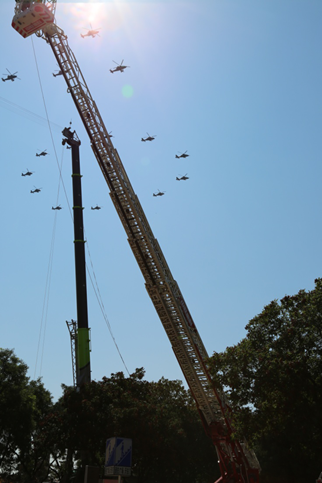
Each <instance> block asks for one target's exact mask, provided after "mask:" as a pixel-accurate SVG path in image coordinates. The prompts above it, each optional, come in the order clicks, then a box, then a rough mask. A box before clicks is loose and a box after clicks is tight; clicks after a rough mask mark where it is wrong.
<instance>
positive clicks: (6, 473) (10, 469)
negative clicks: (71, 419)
mask: <svg viewBox="0 0 322 483" xmlns="http://www.w3.org/2000/svg"><path fill="white" fill-rule="evenodd" d="M27 370H28V367H27V366H26V364H24V362H23V361H21V360H20V359H18V358H17V357H16V355H15V354H14V352H13V351H12V350H9V349H0V478H1V480H3V481H6V479H8V480H9V481H13V480H14V481H17V482H19V481H23V482H24V483H28V482H29V481H35V478H36V477H37V478H38V479H39V481H43V479H44V478H45V477H46V476H47V473H48V461H49V450H48V448H46V447H45V446H43V445H41V444H39V441H38V440H39V437H40V435H41V428H40V424H41V421H42V419H43V418H44V417H45V415H46V414H47V413H48V412H49V410H50V408H51V405H52V403H51V395H50V393H49V392H48V391H47V390H46V389H45V388H44V386H43V384H42V382H41V381H40V379H38V380H37V381H30V380H29V378H28V377H27ZM42 476H43V478H42Z"/></svg>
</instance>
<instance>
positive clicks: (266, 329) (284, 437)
mask: <svg viewBox="0 0 322 483" xmlns="http://www.w3.org/2000/svg"><path fill="white" fill-rule="evenodd" d="M246 329H247V335H246V337H245V338H244V339H243V340H242V341H241V342H240V343H239V344H237V345H235V346H233V347H228V348H227V349H226V351H225V352H222V353H219V354H214V355H213V356H212V358H211V361H210V362H211V372H212V376H213V378H214V380H215V381H216V384H217V385H218V386H220V387H221V388H224V389H225V390H226V391H227V392H228V395H229V399H230V401H231V405H232V408H233V412H234V414H235V424H236V432H237V434H244V435H245V436H246V438H247V439H248V440H249V441H250V442H251V443H252V444H253V445H255V451H256V453H257V456H258V459H259V461H260V463H261V466H262V470H263V471H262V481H269V482H270V483H271V482H272V483H273V482H274V483H275V482H283V483H307V482H308V481H315V479H316V478H317V476H318V475H319V473H320V471H321V469H322V456H321V454H322V453H321V449H322V411H321V407H322V405H321V404H322V279H317V280H316V281H315V289H314V290H312V291H309V292H306V291H304V290H300V292H299V293H298V294H297V295H294V296H286V297H284V298H283V299H282V300H281V301H280V302H278V301H277V300H274V301H273V302H271V303H270V304H269V305H267V306H266V307H265V308H264V310H263V311H262V313H261V314H259V315H257V316H256V317H254V318H253V319H252V320H251V321H250V322H249V323H248V325H247V326H246Z"/></svg>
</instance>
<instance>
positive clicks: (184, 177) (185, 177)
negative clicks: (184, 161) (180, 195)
mask: <svg viewBox="0 0 322 483" xmlns="http://www.w3.org/2000/svg"><path fill="white" fill-rule="evenodd" d="M186 179H189V177H188V176H187V173H186V174H185V175H184V176H181V177H180V178H178V176H177V177H176V180H177V181H186Z"/></svg>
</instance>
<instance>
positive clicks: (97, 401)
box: [56, 369, 218, 483]
mask: <svg viewBox="0 0 322 483" xmlns="http://www.w3.org/2000/svg"><path fill="white" fill-rule="evenodd" d="M143 377H144V370H143V369H137V370H136V372H135V373H134V374H132V375H131V376H130V377H128V378H126V377H125V376H124V374H123V373H122V372H119V373H117V374H112V375H111V377H110V378H103V380H102V381H99V382H95V381H94V382H92V383H91V384H88V385H85V386H84V387H82V388H81V389H80V391H76V390H75V389H74V388H67V387H65V389H64V396H63V397H62V398H61V400H60V401H59V403H58V405H57V411H58V414H60V417H59V419H60V422H59V426H57V429H58V433H59V437H57V439H56V441H58V442H59V445H60V451H61V455H62V454H63V452H64V450H65V449H66V448H68V449H69V453H70V452H72V453H73V454H75V455H76V458H77V459H78V461H79V467H78V469H77V471H76V474H75V475H74V476H75V481H83V473H84V465H85V464H88V465H93V466H103V465H104V456H105V454H104V453H105V444H106V440H107V439H108V438H110V437H113V436H118V437H126V438H131V439H132V440H133V468H132V473H133V477H134V480H135V481H139V482H140V483H145V482H149V483H159V482H164V481H169V482H172V481H173V482H181V481H182V482H183V481H185V482H186V483H189V482H191V483H192V482H194V483H195V482H198V481H203V482H207V481H209V482H212V481H213V480H214V479H215V477H216V475H217V471H218V470H217V461H216V456H215V451H214V449H213V447H212V443H211V442H210V440H208V438H207V437H206V435H205V434H204V431H203V428H202V425H201V423H200V421H199V416H198V413H197V411H196V409H195V405H194V402H193V401H192V399H191V397H190V395H189V393H188V392H187V391H185V389H184V388H183V386H182V384H181V382H179V381H169V380H166V379H164V378H162V379H161V380H160V381H158V382H148V381H145V380H144V379H143ZM57 422H58V419H57ZM65 469H66V467H65ZM68 471H70V468H69V470H68Z"/></svg>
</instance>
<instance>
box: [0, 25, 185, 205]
mask: <svg viewBox="0 0 322 483" xmlns="http://www.w3.org/2000/svg"><path fill="white" fill-rule="evenodd" d="M90 27H91V28H90V29H89V30H87V32H86V33H85V34H80V35H81V37H82V38H85V37H92V38H95V37H96V36H99V31H100V30H101V28H98V29H93V28H92V25H90ZM113 62H114V63H115V64H116V67H115V68H113V69H110V72H111V73H112V74H114V73H115V72H124V70H125V69H127V68H129V67H130V66H128V65H123V62H124V59H123V60H122V62H121V63H120V64H118V63H117V62H115V60H113ZM6 70H7V72H8V74H3V75H4V76H6V77H5V78H3V77H2V78H1V79H2V81H3V82H6V81H8V80H11V81H12V82H14V80H15V79H19V80H21V79H20V78H19V77H18V76H17V73H18V72H14V73H13V74H12V73H11V72H10V71H9V70H8V69H7V68H6ZM52 75H53V77H58V76H60V75H63V72H62V70H61V69H60V68H59V69H58V70H56V71H55V72H53V73H52ZM109 136H110V137H113V136H112V132H110V133H109ZM155 138H156V134H154V135H153V136H151V135H150V134H149V133H148V132H147V136H146V137H142V138H141V141H142V142H148V141H149V142H151V141H154V140H155ZM48 154H49V153H48V152H47V149H45V150H43V151H41V150H38V152H37V153H36V156H37V157H42V156H43V157H45V156H47V155H48ZM188 156H189V154H188V153H187V151H185V152H184V153H179V154H176V155H175V158H176V159H181V158H183V159H185V158H187V157H188ZM32 174H34V172H33V171H29V169H27V171H26V172H25V173H21V176H24V177H25V176H31V175H32ZM188 179H189V177H188V176H187V173H186V174H185V175H184V176H181V175H179V176H176V180H177V181H186V180H188ZM41 190H42V188H36V187H34V189H33V190H30V193H32V194H34V193H40V192H41ZM164 194H165V191H160V190H158V191H157V192H156V193H153V196H154V197H158V196H164ZM61 209H62V208H61V206H60V205H58V206H56V207H54V206H53V207H52V210H61ZM100 209H101V207H100V206H98V205H96V206H94V207H93V206H92V207H91V210H93V211H94V210H100Z"/></svg>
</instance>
